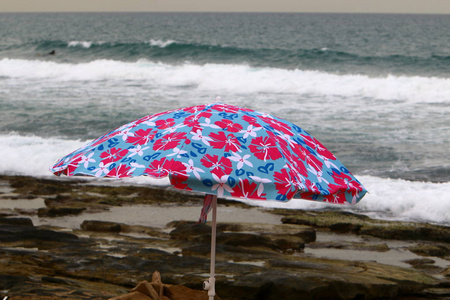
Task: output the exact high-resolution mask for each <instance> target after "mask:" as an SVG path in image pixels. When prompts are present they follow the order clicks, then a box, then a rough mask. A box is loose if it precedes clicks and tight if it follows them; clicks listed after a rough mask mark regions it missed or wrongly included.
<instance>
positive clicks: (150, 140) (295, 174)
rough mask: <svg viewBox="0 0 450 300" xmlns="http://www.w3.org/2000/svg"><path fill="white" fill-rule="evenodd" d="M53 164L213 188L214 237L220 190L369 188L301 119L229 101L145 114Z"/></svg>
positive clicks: (310, 194) (347, 200)
mask: <svg viewBox="0 0 450 300" xmlns="http://www.w3.org/2000/svg"><path fill="white" fill-rule="evenodd" d="M51 170H52V172H53V173H54V174H56V175H61V174H64V175H68V176H73V175H88V176H95V177H114V178H121V177H134V176H140V175H145V176H151V177H155V178H162V177H169V179H170V183H171V184H172V186H173V187H175V188H177V189H181V190H192V191H197V192H203V193H205V194H210V195H214V196H215V197H213V200H212V201H213V202H212V208H213V239H214V243H215V237H214V236H215V208H216V196H219V197H235V198H244V199H256V200H278V201H288V200H290V199H292V198H302V199H307V200H315V201H321V202H331V203H339V204H356V203H357V202H358V201H359V200H361V198H362V197H363V196H364V195H365V193H366V192H367V191H366V190H365V188H364V187H363V186H362V184H361V183H360V182H359V181H358V180H357V179H356V178H355V177H354V176H353V175H352V174H351V173H350V172H349V171H348V170H347V169H346V168H345V167H344V166H343V165H342V163H341V162H340V161H339V160H338V159H337V158H336V157H335V156H334V155H333V154H332V153H331V152H330V151H328V150H327V149H326V148H325V147H324V146H323V145H322V144H321V143H320V142H319V141H318V140H316V139H315V138H314V137H312V136H311V135H310V134H308V133H307V132H306V131H304V130H303V129H301V128H300V127H299V126H297V125H295V124H293V123H291V122H289V121H286V120H283V119H280V118H278V117H276V116H273V115H270V114H267V113H262V112H258V111H254V110H252V109H248V108H240V107H237V106H232V105H228V104H223V103H214V104H208V105H199V106H193V107H187V108H180V109H176V110H172V111H167V112H162V113H157V114H154V115H149V116H145V117H143V118H140V119H138V120H135V121H133V122H131V123H128V124H126V125H123V126H121V127H119V128H117V129H115V130H113V131H111V132H110V133H108V134H106V135H104V136H102V137H100V138H98V139H96V140H94V141H92V142H90V143H88V144H87V145H85V146H84V147H82V148H80V149H78V150H76V151H74V152H72V153H70V154H68V155H67V156H65V157H63V158H61V159H60V160H59V161H58V162H57V163H56V164H55V165H54V166H53V168H52V169H51ZM207 199H208V198H205V201H206V200H207ZM206 213H207V211H206ZM213 248H214V249H213ZM212 251H214V252H215V244H214V247H212ZM213 254H215V253H212V257H211V261H212V264H211V273H212V274H211V278H210V280H209V284H210V285H211V287H210V290H209V294H210V297H211V294H212V295H213V296H214V269H213V260H214V259H215V258H213ZM207 285H208V284H207ZM211 299H212V298H211Z"/></svg>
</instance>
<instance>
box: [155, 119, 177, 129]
mask: <svg viewBox="0 0 450 300" xmlns="http://www.w3.org/2000/svg"><path fill="white" fill-rule="evenodd" d="M155 124H156V127H158V128H159V129H166V128H170V127H172V126H173V125H175V120H174V119H172V118H168V119H165V120H158V121H156V122H155Z"/></svg>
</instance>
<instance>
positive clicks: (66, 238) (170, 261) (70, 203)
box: [0, 176, 450, 300]
mask: <svg viewBox="0 0 450 300" xmlns="http://www.w3.org/2000/svg"><path fill="white" fill-rule="evenodd" d="M0 180H7V181H8V182H11V183H13V185H14V186H16V188H15V190H14V192H15V193H16V194H15V195H19V196H20V197H22V198H30V199H35V198H36V197H40V196H39V195H40V194H41V193H49V192H50V191H51V190H54V191H56V192H55V193H54V194H48V195H46V196H45V198H46V199H50V200H48V201H46V204H47V205H48V208H52V207H55V208H60V207H74V208H80V207H85V208H87V210H88V211H92V210H93V209H98V208H99V207H100V208H101V209H107V208H108V207H109V205H122V204H127V203H128V204H130V203H147V204H151V203H153V204H155V203H158V202H160V201H172V202H178V203H180V205H183V204H184V203H189V202H194V201H197V203H201V201H199V199H201V197H199V196H196V195H189V196H188V195H187V194H181V193H177V192H170V193H169V192H168V191H167V190H165V189H158V188H142V187H135V186H134V187H106V186H94V185H92V186H89V185H87V184H86V182H85V181H69V180H67V181H64V182H60V181H56V180H55V181H53V182H52V181H41V180H35V179H33V178H29V179H27V178H15V177H12V178H7V177H2V176H0ZM58 180H59V179H58ZM41 187H43V188H44V189H43V190H42V191H41ZM130 195H131V196H130ZM20 197H19V198H20ZM222 202H223V203H228V204H229V205H234V204H232V202H225V200H222ZM80 203H81V204H80ZM155 205H156V204H155ZM239 205H244V204H242V203H240V204H239ZM83 213H86V212H83ZM275 213H277V214H282V215H283V217H284V218H283V220H284V221H288V220H290V222H291V223H289V222H285V223H284V224H277V225H271V224H250V223H247V224H246V223H244V224H235V223H219V224H218V226H217V228H218V244H217V261H216V271H217V274H218V275H217V282H216V283H217V286H216V289H217V293H218V294H219V296H220V297H221V298H222V299H224V300H237V299H244V300H245V299H277V300H279V299H283V300H290V299H296V300H297V299H305V300H308V299H365V300H369V299H407V297H423V298H425V297H428V298H433V297H434V298H433V299H445V298H443V297H445V296H442V295H445V289H446V288H448V286H446V285H445V284H446V282H448V278H449V277H450V275H449V271H448V268H447V269H445V270H443V269H441V270H438V269H437V268H436V266H435V264H433V263H431V261H430V263H427V262H428V261H426V260H424V261H422V262H420V261H419V262H417V263H416V268H413V267H411V268H400V267H394V266H390V265H383V264H378V263H375V262H367V261H366V262H365V261H353V260H356V259H357V257H350V258H349V260H332V259H325V258H318V257H315V256H314V254H311V252H310V253H308V254H304V253H302V251H301V250H298V249H301V245H305V244H306V245H307V247H310V248H315V247H316V248H317V249H326V248H330V247H331V248H334V249H335V248H338V249H351V250H364V252H366V254H367V251H377V253H376V255H380V256H381V255H389V253H390V252H391V251H385V250H387V249H388V246H387V245H393V244H394V245H395V244H397V243H396V242H394V243H391V241H388V240H387V239H389V240H390V239H397V238H399V239H402V240H404V239H405V238H411V237H412V240H413V241H415V242H414V244H415V247H416V248H414V247H413V248H411V249H412V250H415V251H421V252H422V253H428V254H427V255H430V254H438V255H441V256H440V257H442V258H444V259H447V257H448V253H447V252H446V251H447V249H448V247H447V246H448V244H447V243H446V242H444V241H445V234H446V233H448V228H443V227H439V226H437V227H436V226H433V225H424V224H413V223H402V222H387V221H380V220H372V219H370V218H368V217H366V216H359V215H356V214H351V213H341V212H316V211H314V212H301V211H293V210H276V211H275ZM14 215H15V216H14V217H16V218H17V217H20V216H23V214H22V213H21V212H18V211H15V212H14ZM4 217H6V219H11V217H13V216H12V215H11V213H10V212H8V214H5V215H4ZM7 222H9V223H6V224H4V223H0V244H1V247H0V296H3V295H6V294H5V291H7V292H8V294H9V296H10V297H11V300H12V299H14V300H16V299H17V300H22V299H23V300H25V299H27V300H28V299H36V300H50V299H52V300H53V299H57V298H58V299H73V300H81V299H83V300H84V299H91V300H92V299H99V300H100V299H102V300H106V299H108V298H111V297H115V296H118V295H121V294H125V293H127V292H128V291H129V290H130V289H131V288H132V287H134V286H136V284H137V283H138V282H140V281H142V280H148V278H149V277H150V276H151V274H152V273H153V271H155V270H159V271H161V272H162V274H163V276H164V278H163V279H164V282H165V283H167V284H171V285H183V286H184V287H188V288H191V289H195V290H197V291H198V292H201V283H202V281H203V280H205V279H206V277H207V273H208V271H209V255H210V235H211V228H210V226H207V225H205V224H197V225H196V224H195V223H194V222H186V221H178V222H173V223H171V224H169V225H168V227H167V228H165V229H158V228H151V227H145V226H134V225H128V224H125V223H115V222H98V221H86V222H85V223H83V225H82V226H81V229H79V230H78V229H77V230H74V231H73V232H71V233H67V232H62V231H64V230H65V231H67V229H64V228H49V227H45V226H36V227H33V226H31V225H32V224H30V223H29V221H25V220H21V221H11V220H7ZM15 222H17V223H15ZM302 224H308V225H302ZM172 227H173V228H174V230H172V232H171V233H170V234H169V233H168V231H169V230H170V228H172ZM390 228H391V229H393V231H392V232H389V229H390ZM420 228H427V229H426V230H423V229H420ZM427 230H428V231H427ZM377 231H380V232H384V233H377ZM342 232H346V233H347V234H341V233H342ZM363 232H364V233H363ZM407 232H411V234H410V235H409V233H407ZM417 233H419V235H416V234H417ZM316 234H318V235H316ZM404 234H406V236H402V235H404ZM426 234H429V237H425V235H426ZM371 236H381V238H373V237H371ZM383 236H386V240H385V239H384V238H382V237H383ZM2 239H3V240H2ZM316 239H318V241H316ZM400 244H401V245H409V244H412V243H410V242H408V241H407V242H401V243H400ZM424 245H425V246H427V247H428V248H429V249H428V250H426V249H425V248H426V247H424ZM394 247H395V246H394ZM397 247H402V248H401V249H402V250H404V251H407V250H406V247H407V246H397ZM290 249H297V250H295V251H291V250H290ZM383 251H384V252H383ZM430 251H431V252H430ZM433 251H435V252H433ZM312 252H314V251H312ZM381 252H383V253H381ZM351 253H352V255H353V254H354V253H357V251H352V252H351ZM374 254H375V253H374ZM411 263H413V262H411ZM418 266H419V267H418ZM433 268H434V269H433ZM431 275H433V276H431ZM11 276H17V277H11ZM435 276H436V277H435ZM3 279H4V280H3ZM1 284H3V286H1ZM182 289H183V288H181V289H180V291H181V292H180V293H184V292H183V291H182ZM433 289H434V290H433ZM436 289H437V290H436ZM203 293H204V292H203ZM427 293H428V294H427ZM439 293H440V294H439ZM402 297H403V298H402Z"/></svg>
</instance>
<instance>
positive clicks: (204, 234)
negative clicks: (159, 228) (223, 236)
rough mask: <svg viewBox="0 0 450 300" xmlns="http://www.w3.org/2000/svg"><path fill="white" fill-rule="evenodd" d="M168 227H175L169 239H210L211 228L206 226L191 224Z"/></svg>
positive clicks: (170, 224) (183, 223) (179, 223)
mask: <svg viewBox="0 0 450 300" xmlns="http://www.w3.org/2000/svg"><path fill="white" fill-rule="evenodd" d="M168 226H176V228H175V229H174V230H172V231H171V232H170V237H171V238H173V239H176V240H180V241H190V240H194V239H198V238H199V237H200V238H202V239H211V227H210V226H208V225H206V224H201V223H193V222H177V223H174V222H172V223H169V224H168ZM218 232H219V231H218Z"/></svg>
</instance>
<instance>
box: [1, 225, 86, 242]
mask: <svg viewBox="0 0 450 300" xmlns="http://www.w3.org/2000/svg"><path fill="white" fill-rule="evenodd" d="M77 240H78V237H77V236H76V235H74V234H70V233H64V232H56V231H52V230H47V229H39V228H35V227H30V226H14V225H0V242H2V243H14V242H29V241H32V242H34V243H36V245H40V246H41V245H45V243H50V242H58V243H73V242H76V241H77Z"/></svg>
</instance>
